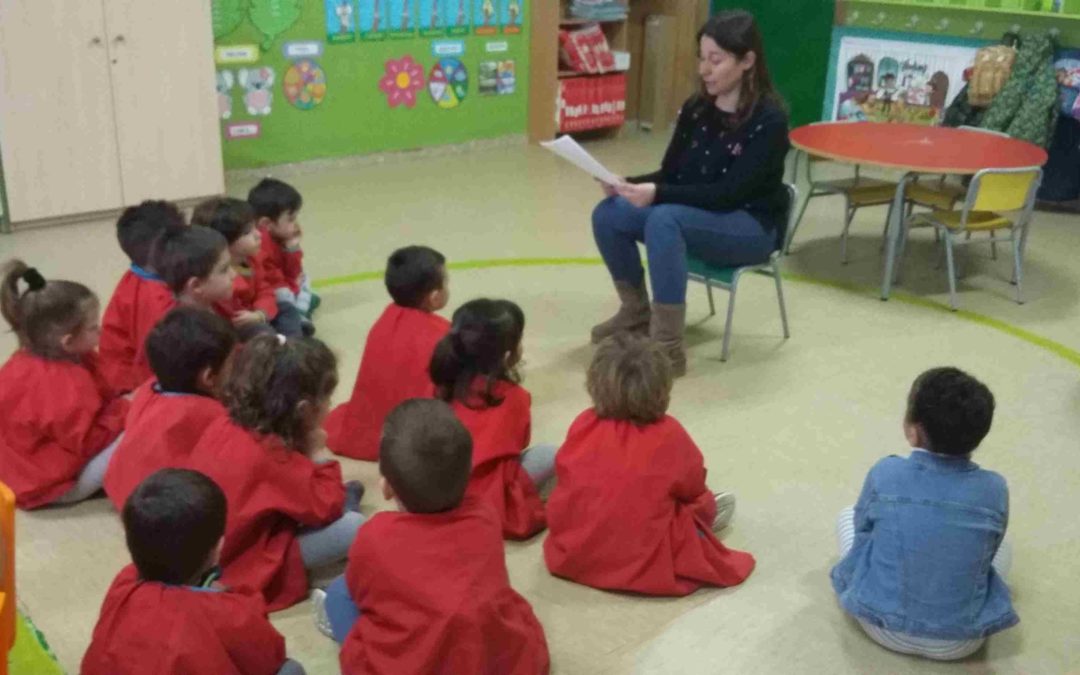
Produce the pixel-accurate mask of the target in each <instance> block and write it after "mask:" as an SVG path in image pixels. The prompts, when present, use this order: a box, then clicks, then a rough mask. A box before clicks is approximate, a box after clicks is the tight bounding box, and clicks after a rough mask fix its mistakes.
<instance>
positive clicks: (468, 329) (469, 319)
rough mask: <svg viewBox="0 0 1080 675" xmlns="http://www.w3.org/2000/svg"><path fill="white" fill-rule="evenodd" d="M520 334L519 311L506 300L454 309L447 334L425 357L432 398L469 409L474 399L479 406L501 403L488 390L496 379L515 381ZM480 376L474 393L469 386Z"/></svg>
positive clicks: (521, 317)
mask: <svg viewBox="0 0 1080 675" xmlns="http://www.w3.org/2000/svg"><path fill="white" fill-rule="evenodd" d="M524 332H525V313H524V312H522V311H521V308H520V307H518V306H517V304H515V303H513V302H511V301H509V300H489V299H487V298H479V299H477V300H470V301H469V302H466V303H465V304H464V305H462V306H461V307H458V309H457V311H456V312H454V320H453V325H452V326H451V328H450V332H449V333H447V334H446V336H445V337H443V339H442V340H439V343H438V344H437V345H435V352H434V353H433V354H432V355H431V365H430V366H429V367H428V373H429V374H430V375H431V381H432V382H433V383H434V384H435V396H436V397H437V398H440V399H442V400H444V401H446V402H447V403H450V402H452V401H460V402H461V403H464V404H465V405H468V406H470V407H471V406H473V405H474V403H473V401H474V400H475V398H476V397H477V395H479V397H480V400H481V402H482V405H483V407H493V406H497V405H499V404H500V403H502V399H500V398H498V397H497V396H495V394H494V393H493V390H494V388H495V385H496V384H497V383H498V382H499V381H504V382H513V383H514V384H517V383H518V382H520V381H521V375H520V374H519V373H518V371H517V367H516V366H517V363H516V361H515V360H514V359H513V358H512V355H513V354H514V353H515V352H516V351H517V349H518V345H520V344H521V336H522V334H523V333H524ZM508 356H511V358H508ZM481 377H482V378H484V387H483V390H482V391H479V392H477V391H476V390H475V389H474V383H475V381H476V379H477V378H481Z"/></svg>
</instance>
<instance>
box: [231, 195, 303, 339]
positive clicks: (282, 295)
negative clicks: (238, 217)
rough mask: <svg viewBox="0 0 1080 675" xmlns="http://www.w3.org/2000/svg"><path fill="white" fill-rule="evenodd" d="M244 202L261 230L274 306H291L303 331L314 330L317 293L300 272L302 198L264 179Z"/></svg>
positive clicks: (301, 266)
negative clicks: (253, 213) (300, 322)
mask: <svg viewBox="0 0 1080 675" xmlns="http://www.w3.org/2000/svg"><path fill="white" fill-rule="evenodd" d="M248 204H251V208H253V209H254V210H255V217H256V218H258V227H259V231H260V232H261V233H262V252H263V260H264V261H265V263H266V267H267V270H268V271H269V274H270V276H271V278H272V279H273V280H274V281H273V283H274V293H275V295H276V297H277V302H278V307H279V308H282V309H284V307H293V308H295V309H296V310H297V311H298V312H299V313H300V315H301V317H302V321H303V322H304V327H305V331H307V332H309V333H314V332H315V327H314V325H313V324H312V323H311V314H312V313H313V312H314V311H315V309H316V308H317V307H318V306H319V296H318V295H316V294H315V293H313V292H312V291H311V285H310V283H309V280H308V275H307V274H306V273H305V272H304V252H303V250H301V249H300V239H301V237H302V235H303V233H302V232H301V230H300V221H299V220H297V218H298V217H299V215H300V207H301V206H303V205H304V200H303V198H302V197H301V196H300V193H299V192H297V191H296V188H294V187H293V186H291V185H289V184H288V183H285V182H283V181H280V180H276V179H274V178H264V179H262V180H261V181H259V183H258V185H256V186H255V187H253V188H251V191H250V192H248Z"/></svg>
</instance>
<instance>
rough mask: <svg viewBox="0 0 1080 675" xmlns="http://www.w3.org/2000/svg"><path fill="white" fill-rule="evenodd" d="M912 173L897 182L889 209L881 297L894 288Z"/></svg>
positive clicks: (887, 295)
mask: <svg viewBox="0 0 1080 675" xmlns="http://www.w3.org/2000/svg"><path fill="white" fill-rule="evenodd" d="M911 178H912V174H910V173H905V174H904V175H903V176H901V177H900V181H899V182H898V183H897V184H896V196H894V197H893V205H892V208H891V209H889V228H888V234H887V236H886V244H885V272H884V275H883V276H882V277H881V299H882V300H888V299H889V291H890V290H891V289H892V282H893V266H894V265H895V264H896V248H897V244H898V243H899V240H900V236H901V234H902V233H903V229H904V228H903V224H904V223H903V219H904V193H905V192H906V190H907V184H908V181H910V180H911Z"/></svg>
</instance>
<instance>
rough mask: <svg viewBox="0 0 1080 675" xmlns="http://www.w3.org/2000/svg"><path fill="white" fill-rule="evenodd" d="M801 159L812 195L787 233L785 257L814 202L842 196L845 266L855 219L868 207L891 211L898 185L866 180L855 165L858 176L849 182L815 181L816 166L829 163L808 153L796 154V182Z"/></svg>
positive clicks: (808, 194)
mask: <svg viewBox="0 0 1080 675" xmlns="http://www.w3.org/2000/svg"><path fill="white" fill-rule="evenodd" d="M800 155H804V156H805V158H806V162H805V164H806V182H807V183H808V184H809V185H810V191H809V192H808V193H807V195H806V199H805V200H803V203H802V207H801V208H800V209H799V215H798V217H796V219H795V222H794V223H793V224H792V226H791V229H790V230H789V232H788V235H787V240H786V241H785V243H784V253H785V254H788V253H790V252H791V242H792V240H793V239H794V238H795V230H797V229H798V228H799V224H800V223H801V222H802V219H803V215H804V214H805V213H806V207H807V205H808V204H809V203H810V200H811V199H814V198H815V197H831V196H842V197H843V198H844V229H843V231H842V232H841V233H840V259H841V261H842V262H843V263H845V264H846V263H847V261H848V257H847V244H848V231H849V230H850V229H851V221H852V219H853V218H855V213H856V212H857V211H858V210H859V209H861V208H865V207H867V206H885V205H888V206H889V208H890V210H891V209H892V203H893V196H894V195H895V194H896V183H895V182H892V181H887V180H881V179H878V178H867V177H866V176H863V175H862V174H861V173H860V170H859V166H858V165H855V175H854V176H851V177H849V178H840V179H836V180H814V176H813V166H814V165H815V164H820V163H821V162H826V161H829V160H828V159H826V158H824V157H816V156H814V155H810V154H807V153H797V154H796V155H795V160H794V162H793V166H792V176H793V177H794V178H795V179H797V177H798V173H799V156H800ZM888 222H889V221H888V218H886V219H885V227H884V228H883V229H882V236H883V237H884V233H885V230H886V229H887V228H888Z"/></svg>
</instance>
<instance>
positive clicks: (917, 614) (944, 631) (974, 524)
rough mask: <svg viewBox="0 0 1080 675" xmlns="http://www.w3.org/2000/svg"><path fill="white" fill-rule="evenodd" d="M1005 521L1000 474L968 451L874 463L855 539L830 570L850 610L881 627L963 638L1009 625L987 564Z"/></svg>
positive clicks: (1006, 604) (1005, 596) (1004, 592)
mask: <svg viewBox="0 0 1080 675" xmlns="http://www.w3.org/2000/svg"><path fill="white" fill-rule="evenodd" d="M1008 520H1009V490H1008V487H1006V485H1005V479H1004V478H1002V477H1001V476H1000V475H998V474H997V473H994V472H993V471H987V470H985V469H980V468H979V466H978V465H977V464H975V463H974V462H972V461H971V460H970V459H967V458H966V457H948V456H945V455H936V454H933V453H930V452H926V451H923V450H916V451H915V452H912V453H911V456H910V457H908V458H906V459H905V458H903V457H897V456H895V455H893V456H890V457H886V458H884V459H882V460H881V461H879V462H878V463H877V464H876V465H874V468H872V469H871V470H870V473H869V474H868V475H867V477H866V482H865V483H864V485H863V489H862V493H861V494H860V495H859V501H858V502H857V503H856V504H855V541H854V543H853V544H852V547H851V550H850V551H849V552H848V554H847V555H846V556H845V557H844V559H843V560H841V561H840V562H839V563H837V565H836V567H834V568H833V570H832V575H831V576H832V583H833V588H834V589H835V590H836V593H837V595H838V596H839V599H840V604H841V605H842V606H843V608H844V609H845V610H847V611H848V612H849V613H851V614H853V615H855V616H856V617H859V618H861V619H864V620H866V621H869V622H870V623H872V624H874V625H877V626H879V627H881V628H884V629H886V630H891V631H896V632H900V633H905V634H908V635H912V636H916V637H924V638H934V639H939V640H970V639H975V638H981V637H986V636H987V635H990V634H992V633H996V632H998V631H1001V630H1004V629H1006V628H1009V627H1010V626H1013V625H1016V623H1018V622H1019V621H1020V619H1019V617H1017V615H1016V612H1014V611H1013V608H1012V602H1011V600H1010V599H1009V589H1008V587H1007V586H1006V585H1005V582H1004V581H1002V579H1001V578H1000V577H999V576H998V574H997V572H995V571H994V569H993V567H991V566H990V561H991V560H993V558H994V554H995V553H996V552H997V549H998V546H999V545H1000V544H1001V540H1002V538H1003V537H1004V536H1005V527H1006V525H1007V524H1008Z"/></svg>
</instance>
